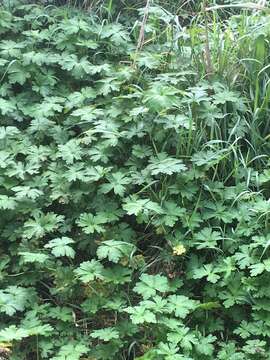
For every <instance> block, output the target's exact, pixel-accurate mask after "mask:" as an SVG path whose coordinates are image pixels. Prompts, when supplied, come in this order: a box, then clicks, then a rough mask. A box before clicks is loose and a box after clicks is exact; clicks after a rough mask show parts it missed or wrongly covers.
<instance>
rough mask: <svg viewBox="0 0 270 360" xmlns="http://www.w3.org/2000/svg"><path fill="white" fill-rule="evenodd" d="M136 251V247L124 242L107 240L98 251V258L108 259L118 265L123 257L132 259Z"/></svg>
mask: <svg viewBox="0 0 270 360" xmlns="http://www.w3.org/2000/svg"><path fill="white" fill-rule="evenodd" d="M134 251H135V246H134V245H133V244H129V243H127V242H124V241H117V240H106V241H103V242H102V243H101V245H100V246H99V247H98V249H97V256H98V258H99V259H100V260H102V259H105V258H107V259H108V260H110V261H112V262H114V263H117V262H119V260H120V259H121V258H122V257H130V255H131V254H132V253H133V252H134Z"/></svg>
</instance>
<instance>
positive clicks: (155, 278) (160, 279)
mask: <svg viewBox="0 0 270 360" xmlns="http://www.w3.org/2000/svg"><path fill="white" fill-rule="evenodd" d="M133 291H135V292H136V293H138V294H140V295H142V297H143V298H144V299H149V298H150V297H152V296H155V295H156V294H157V292H162V293H164V292H167V291H170V286H169V283H168V279H167V278H166V277H165V276H162V275H148V274H142V275H141V276H140V282H138V283H137V284H136V286H135V288H134V289H133Z"/></svg>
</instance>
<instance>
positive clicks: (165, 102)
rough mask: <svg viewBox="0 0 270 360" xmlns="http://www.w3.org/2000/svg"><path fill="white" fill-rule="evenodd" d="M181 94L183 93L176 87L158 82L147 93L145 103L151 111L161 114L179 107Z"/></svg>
mask: <svg viewBox="0 0 270 360" xmlns="http://www.w3.org/2000/svg"><path fill="white" fill-rule="evenodd" d="M179 94H181V91H179V90H178V89H176V88H175V87H173V86H168V85H164V84H162V83H158V82H157V83H156V84H155V83H154V84H153V85H152V86H151V87H150V88H149V89H148V90H147V91H145V93H144V98H143V103H145V104H146V105H147V106H148V107H149V108H150V109H151V110H153V111H157V112H159V111H162V110H167V109H171V108H174V107H177V106H179V104H180V101H179V100H180V99H179Z"/></svg>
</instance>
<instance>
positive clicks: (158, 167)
mask: <svg viewBox="0 0 270 360" xmlns="http://www.w3.org/2000/svg"><path fill="white" fill-rule="evenodd" d="M147 169H148V170H149V171H150V172H151V174H152V175H158V174H166V175H172V174H173V173H180V172H182V171H185V170H187V167H186V166H185V165H184V164H183V162H182V160H179V159H175V158H173V157H170V156H168V154H166V153H164V152H163V153H159V154H158V155H157V156H156V157H151V158H150V161H149V165H148V167H147Z"/></svg>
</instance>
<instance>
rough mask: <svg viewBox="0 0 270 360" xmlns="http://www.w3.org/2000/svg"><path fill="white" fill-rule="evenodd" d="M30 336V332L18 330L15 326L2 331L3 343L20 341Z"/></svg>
mask: <svg viewBox="0 0 270 360" xmlns="http://www.w3.org/2000/svg"><path fill="white" fill-rule="evenodd" d="M28 336H29V332H28V330H25V329H22V328H17V326H15V325H10V326H9V327H7V328H5V329H3V330H1V331H0V341H3V342H10V341H14V340H15V341H19V340H22V339H23V338H26V337H28Z"/></svg>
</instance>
